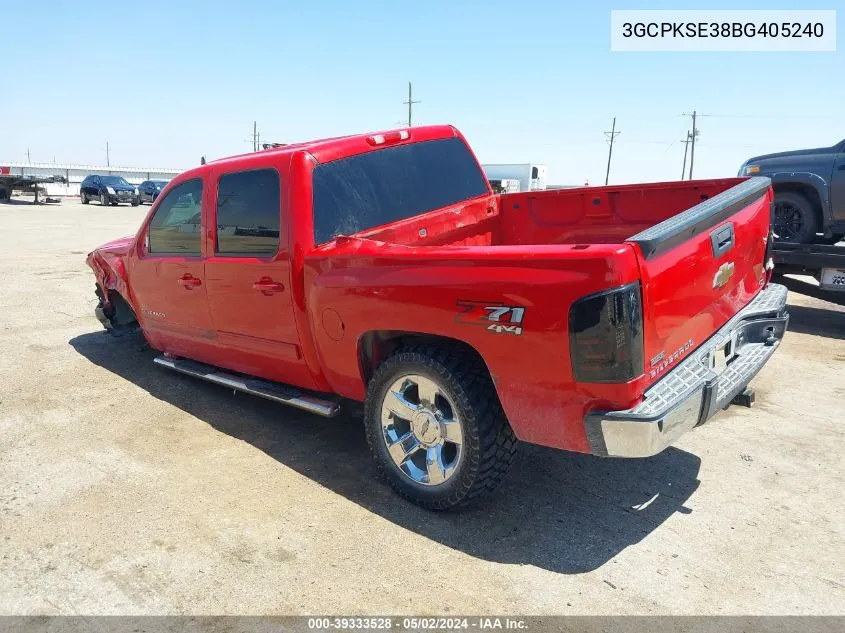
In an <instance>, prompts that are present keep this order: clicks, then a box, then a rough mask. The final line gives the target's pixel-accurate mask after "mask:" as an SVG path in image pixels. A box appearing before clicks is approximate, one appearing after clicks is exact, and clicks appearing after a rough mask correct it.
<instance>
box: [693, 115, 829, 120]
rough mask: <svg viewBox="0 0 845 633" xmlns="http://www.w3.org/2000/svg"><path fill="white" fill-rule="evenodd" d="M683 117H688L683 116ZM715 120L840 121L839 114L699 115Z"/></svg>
mask: <svg viewBox="0 0 845 633" xmlns="http://www.w3.org/2000/svg"><path fill="white" fill-rule="evenodd" d="M684 116H689V115H688V114H687V115H684ZM698 116H700V117H702V116H706V117H710V118H716V119H841V118H843V116H842V115H841V114H839V115H836V114H810V115H807V116H802V115H796V114H699V115H698Z"/></svg>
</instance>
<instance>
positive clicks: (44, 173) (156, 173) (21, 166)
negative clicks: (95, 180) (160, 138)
mask: <svg viewBox="0 0 845 633" xmlns="http://www.w3.org/2000/svg"><path fill="white" fill-rule="evenodd" d="M0 167H8V168H9V172H8V173H10V174H12V175H21V176H39V177H49V176H62V177H63V178H64V179H65V180H66V181H67V184H65V183H58V182H57V183H45V184H43V185H41V187H43V188H44V189H46V191H47V195H48V196H78V195H79V184H80V183H81V182H82V181H83V180H84V179H85V177H86V176H88V175H89V174H100V175H114V176H123V177H124V178H125V179H126V180H127V181H128V182H130V183H131V184H133V185H137V184H140V183H142V182H143V181H145V180H170V179H171V178H173V177H174V176H176V175H177V174H180V173H182V172H183V171H185V170H184V169H165V168H161V167H115V166H114V165H112V166H103V165H54V164H53V163H4V162H3V161H0ZM3 171H4V172H5V170H3Z"/></svg>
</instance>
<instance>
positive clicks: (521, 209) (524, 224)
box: [356, 178, 746, 248]
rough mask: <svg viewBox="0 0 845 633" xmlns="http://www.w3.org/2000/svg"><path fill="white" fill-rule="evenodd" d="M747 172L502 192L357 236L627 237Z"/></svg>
mask: <svg viewBox="0 0 845 633" xmlns="http://www.w3.org/2000/svg"><path fill="white" fill-rule="evenodd" d="M744 180H746V179H744V178H722V179H716V180H694V181H683V182H670V183H653V184H636V185H621V186H612V187H584V188H578V189H558V190H550V191H530V192H522V193H513V194H502V195H500V196H498V197H497V198H496V199H495V201H494V203H492V204H491V203H490V202H489V201H488V200H484V201H482V202H480V203H468V204H464V205H461V206H460V207H458V208H456V209H454V208H453V209H448V210H438V211H434V212H432V213H428V214H425V215H422V216H418V217H414V218H409V219H408V220H405V221H402V222H396V223H394V224H391V225H389V226H386V227H377V228H375V229H371V230H369V231H364V232H361V233H358V234H356V237H361V238H366V239H371V240H377V241H382V242H388V243H393V244H402V245H406V246H525V245H552V244H569V245H577V246H579V247H580V248H583V247H587V246H589V245H590V244H615V243H621V242H624V241H625V240H627V239H628V238H630V237H631V236H633V235H635V234H638V233H641V232H643V231H645V230H647V229H649V228H651V227H653V226H655V225H656V224H659V223H660V222H663V221H664V220H667V219H669V218H671V217H673V216H676V215H678V214H680V213H682V212H683V211H686V210H687V209H690V208H691V207H693V206H695V205H697V204H699V203H701V202H703V201H705V200H708V199H710V198H712V197H714V196H716V195H718V194H720V193H722V192H724V191H727V190H728V189H730V188H731V187H734V186H735V185H737V184H739V183H741V182H743V181H744Z"/></svg>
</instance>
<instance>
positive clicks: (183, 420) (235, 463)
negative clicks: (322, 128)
mask: <svg viewBox="0 0 845 633" xmlns="http://www.w3.org/2000/svg"><path fill="white" fill-rule="evenodd" d="M148 209H149V207H142V208H140V209H139V208H131V207H119V208H114V207H112V208H106V209H103V208H100V207H99V206H98V205H95V204H91V205H88V206H82V205H80V204H78V203H74V202H71V201H65V202H64V203H63V204H61V205H56V206H39V207H35V206H30V205H28V204H20V203H17V204H16V203H12V204H4V205H0V245H2V248H0V263H1V264H2V276H0V358H2V362H0V434H2V435H0V437H2V441H0V555H1V556H2V558H0V613H2V614H128V615H134V614H175V613H183V614H313V613H382V614H404V613H417V614H419V613H425V614H448V613H452V614H457V613H498V614H507V613H512V614H634V613H636V614H822V613H823V614H843V613H845V573H843V569H845V568H844V567H843V565H842V561H843V560H845V534H843V532H845V520H843V519H845V469H843V468H842V456H843V452H844V451H845V449H843V440H845V437H843V435H845V433H843V431H844V430H845V421H843V418H844V417H845V416H843V412H845V407H843V404H842V402H843V398H845V384H844V383H843V378H842V377H843V375H845V373H843V371H845V314H843V309H842V308H840V307H837V306H833V305H831V304H828V303H824V302H822V301H818V300H816V299H811V298H809V297H804V296H801V295H799V294H796V293H792V294H791V298H790V304H791V306H792V307H791V314H792V321H791V323H790V331H789V332H788V334H787V337H786V339H785V341H784V343H783V345H782V347H781V349H780V350H779V351H778V352H777V353H776V354H775V356H774V358H773V359H772V360H771V362H770V363H769V364H768V365H767V366H766V367H765V369H764V370H763V371H762V373H761V374H760V375H759V376H758V377H757V378H756V380H755V381H754V382H753V383H752V386H753V387H754V388H755V389H756V392H757V404H756V406H755V407H754V408H753V409H743V408H737V407H734V408H731V409H730V410H729V411H726V412H723V413H721V414H719V415H718V416H717V417H716V418H715V419H714V420H712V421H711V422H710V423H708V424H707V425H705V426H704V427H702V428H700V429H697V430H695V431H694V432H693V433H691V434H688V435H687V436H685V437H683V438H682V439H681V440H680V441H679V442H678V443H677V446H675V447H672V448H669V449H667V450H666V451H664V452H663V453H662V454H660V455H657V456H655V457H653V458H649V459H644V460H627V461H620V460H601V459H598V458H592V457H588V456H581V455H572V454H568V453H564V452H557V451H553V450H547V449H542V448H537V447H531V446H525V447H524V450H522V453H521V458H520V459H519V462H518V465H517V466H516V468H515V469H514V470H513V472H512V473H511V475H510V477H509V478H508V480H507V481H506V483H505V484H504V485H503V487H502V489H501V491H500V493H499V494H498V495H496V496H495V497H493V498H492V499H490V500H489V501H488V502H487V503H485V504H483V505H481V506H478V507H474V508H472V509H469V510H465V511H461V512H455V513H450V514H432V513H428V512H425V511H422V510H420V509H418V508H416V507H414V506H412V505H409V504H408V503H406V502H404V501H402V500H401V499H399V498H397V497H396V496H395V495H394V494H393V493H392V492H391V491H390V490H389V488H388V487H387V486H386V485H385V484H383V483H381V482H379V481H377V480H376V479H375V473H374V468H373V466H372V465H371V462H370V457H369V455H368V453H367V450H366V445H365V440H364V435H363V432H362V428H361V424H360V422H359V420H358V419H356V418H354V417H352V416H345V417H344V416H341V417H339V418H336V419H332V420H325V419H321V418H317V417H313V416H310V415H308V414H304V413H299V412H297V411H294V410H290V409H287V408H285V407H283V406H281V405H276V404H273V403H271V402H267V401H263V400H261V399H259V398H253V397H249V396H244V395H233V393H232V392H231V391H227V390H225V389H223V388H220V387H217V386H214V385H209V384H205V383H202V382H200V381H198V380H195V379H192V378H189V377H186V376H181V375H177V374H173V373H168V372H167V371H166V370H163V369H161V368H158V367H155V366H153V364H152V358H153V356H154V353H153V352H152V351H150V350H148V349H145V347H144V345H143V341H142V340H141V339H140V338H138V337H123V338H114V337H112V336H110V335H108V334H106V333H104V332H103V331H102V329H101V327H100V324H99V323H98V322H97V321H96V319H95V318H94V315H93V308H94V305H95V303H96V302H95V299H94V294H93V289H94V285H93V284H94V281H93V276H92V274H91V273H90V271H89V270H88V268H87V267H86V265H85V262H84V260H85V255H86V253H88V251H90V250H91V249H93V248H94V247H96V246H97V245H99V244H100V243H102V242H104V241H107V240H109V239H112V238H115V237H118V236H121V235H126V234H130V233H133V232H134V231H135V228H136V227H137V226H138V224H139V222H140V220H141V218H142V217H143V215H144V214H145V213H146V212H147V210H148Z"/></svg>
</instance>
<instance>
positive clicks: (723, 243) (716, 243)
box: [710, 222, 734, 257]
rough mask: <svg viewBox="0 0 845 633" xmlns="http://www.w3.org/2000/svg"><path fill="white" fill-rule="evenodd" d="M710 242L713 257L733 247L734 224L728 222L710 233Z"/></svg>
mask: <svg viewBox="0 0 845 633" xmlns="http://www.w3.org/2000/svg"><path fill="white" fill-rule="evenodd" d="M710 244H711V245H712V246H713V257H718V256H719V255H721V254H722V253H726V252H728V251H729V250H731V249H732V248H733V245H734V225H733V222H729V223H728V224H726V225H724V226H720V227H719V228H718V229H716V230H715V231H713V232H711V233H710Z"/></svg>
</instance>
